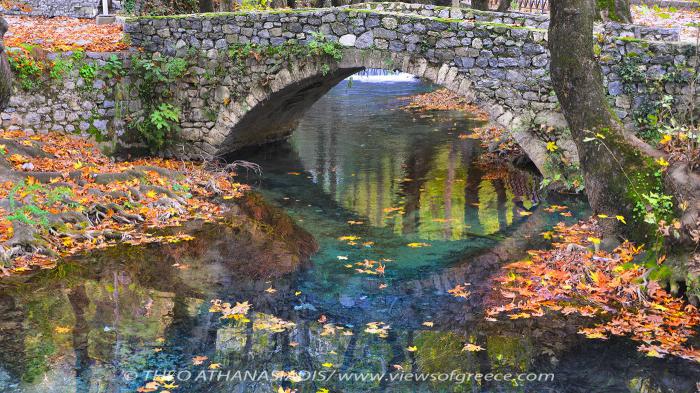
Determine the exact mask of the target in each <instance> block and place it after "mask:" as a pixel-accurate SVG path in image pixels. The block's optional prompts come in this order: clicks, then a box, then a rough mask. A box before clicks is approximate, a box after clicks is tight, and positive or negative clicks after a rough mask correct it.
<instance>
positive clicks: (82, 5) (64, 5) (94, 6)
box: [0, 0, 121, 18]
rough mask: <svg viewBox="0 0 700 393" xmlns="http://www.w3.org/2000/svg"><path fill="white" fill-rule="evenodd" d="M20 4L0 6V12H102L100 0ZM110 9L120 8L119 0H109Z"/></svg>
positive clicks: (29, 0)
mask: <svg viewBox="0 0 700 393" xmlns="http://www.w3.org/2000/svg"><path fill="white" fill-rule="evenodd" d="M19 3H21V4H22V6H15V7H13V8H10V9H5V8H3V7H0V12H2V13H4V14H8V15H32V16H48V17H54V16H70V17H75V18H94V17H95V16H97V15H98V14H100V13H102V0H21V1H20V2H19ZM110 3H111V5H110V11H116V10H118V9H120V6H121V1H117V0H110Z"/></svg>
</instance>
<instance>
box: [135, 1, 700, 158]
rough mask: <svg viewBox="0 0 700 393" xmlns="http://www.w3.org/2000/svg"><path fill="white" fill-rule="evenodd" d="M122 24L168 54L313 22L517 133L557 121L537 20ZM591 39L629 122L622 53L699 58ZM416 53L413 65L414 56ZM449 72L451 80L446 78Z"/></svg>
mask: <svg viewBox="0 0 700 393" xmlns="http://www.w3.org/2000/svg"><path fill="white" fill-rule="evenodd" d="M402 7H409V6H408V5H403V6H402ZM422 7H423V9H426V8H425V6H422ZM451 16H452V15H451ZM126 31H127V32H128V33H129V34H130V36H131V38H132V42H133V43H134V45H136V46H143V47H144V48H145V49H146V50H148V51H162V52H163V53H166V54H170V55H183V54H184V53H186V52H187V51H188V50H189V48H196V49H198V50H204V51H211V50H226V49H227V48H229V47H230V46H231V45H235V44H240V43H248V42H251V43H256V44H260V45H281V44H283V43H284V42H286V41H288V40H300V41H308V40H310V39H311V37H312V33H314V32H321V33H323V34H324V35H325V37H327V38H328V39H329V40H337V41H339V42H340V43H341V44H342V45H343V46H345V47H347V48H349V49H355V50H360V51H368V50H376V51H380V52H382V53H384V57H385V59H386V62H385V64H384V67H383V68H396V69H400V70H401V71H405V72H409V73H414V74H416V75H417V76H420V77H425V78H427V79H430V80H433V81H437V82H438V83H440V84H443V85H445V86H447V87H449V88H451V89H452V90H455V91H458V92H460V93H461V94H463V95H465V96H467V97H469V98H471V99H473V100H474V101H476V102H477V103H479V104H481V105H482V106H484V107H485V108H486V109H487V110H488V112H489V113H490V114H491V116H492V119H493V120H495V121H496V122H497V123H499V124H501V125H503V126H505V127H507V128H509V129H510V130H511V131H514V132H516V134H517V133H518V132H520V131H522V130H524V129H533V128H538V127H537V126H538V125H541V124H542V125H547V126H553V127H555V128H558V129H564V128H566V123H565V121H564V119H563V116H562V115H561V114H560V113H559V111H558V102H557V99H556V96H555V94H554V91H553V89H552V86H551V81H550V77H549V53H548V51H547V49H546V48H547V31H546V30H544V29H541V28H537V27H524V26H507V25H504V24H503V23H500V22H499V23H494V22H488V21H487V22H482V21H471V20H460V19H445V18H435V17H430V16H423V15H416V14H413V13H403V12H402V13H393V12H387V11H378V10H367V9H354V8H350V7H343V8H334V9H320V10H305V11H301V10H296V11H280V12H265V13H247V14H211V15H200V16H197V17H177V16H174V17H158V18H137V19H129V20H127V25H126ZM598 47H599V50H600V54H599V57H600V61H601V65H602V69H603V73H604V76H605V83H606V85H607V88H608V90H609V93H610V96H611V104H612V105H613V108H614V109H615V111H616V112H617V113H618V115H620V117H621V118H622V119H623V121H626V122H628V123H629V122H630V121H631V116H630V114H631V113H632V111H633V110H634V109H635V105H638V104H639V103H640V102H641V100H642V98H643V97H641V95H642V94H641V92H643V88H642V87H641V86H634V87H632V88H631V89H629V88H628V89H627V91H634V92H635V93H636V94H635V96H634V97H633V96H630V95H627V94H626V93H625V89H623V88H622V87H623V86H622V82H621V77H620V73H619V71H620V68H621V65H622V62H623V60H624V59H626V58H628V57H629V56H631V55H629V53H632V52H634V53H635V54H637V55H635V58H636V61H638V62H639V63H640V64H641V65H642V67H645V68H646V73H647V74H648V75H649V76H650V77H654V76H661V75H664V74H667V73H670V72H673V71H674V70H675V69H676V68H677V67H685V66H690V67H697V66H698V59H697V57H696V51H695V47H694V46H693V45H691V44H684V43H675V42H648V41H641V40H638V39H635V38H630V37H607V38H604V39H603V40H602V42H599V43H598ZM422 63H425V65H424V66H423V67H422V68H421V67H415V66H413V65H414V64H422ZM354 65H356V66H362V64H354ZM438 72H441V74H440V75H438ZM448 73H449V76H450V80H448V81H446V80H445V76H446V75H448ZM686 76H687V73H686ZM665 93H666V94H670V95H674V96H676V97H677V98H679V101H686V102H687V101H689V100H691V99H696V100H697V97H695V98H691V97H689V93H690V90H689V87H688V85H687V83H666V84H665ZM268 98H270V97H268ZM533 126H534V127H533ZM518 137H520V138H518ZM516 139H519V142H522V143H528V140H531V139H532V135H531V134H528V133H521V134H517V135H516ZM539 145H541V144H539ZM571 148H572V149H573V146H571ZM533 149H534V148H533ZM526 150H527V148H526Z"/></svg>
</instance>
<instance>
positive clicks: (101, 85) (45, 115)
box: [0, 53, 123, 134]
mask: <svg viewBox="0 0 700 393" xmlns="http://www.w3.org/2000/svg"><path fill="white" fill-rule="evenodd" d="M54 56H55V55H54ZM62 56H68V54H65V55H62ZM109 56H111V54H104V53H88V54H87V57H86V58H85V59H84V60H82V61H83V62H85V63H86V64H93V63H94V64H96V65H103V64H104V62H105V60H106V59H107V58H108V57H109ZM118 85H119V82H118V81H117V80H115V79H113V78H107V77H106V75H101V74H98V75H97V77H96V78H95V79H94V80H93V81H91V82H90V83H86V81H85V80H84V79H83V78H81V77H80V75H79V67H77V66H74V67H73V69H72V70H70V71H69V72H68V73H67V74H66V75H64V76H62V77H61V78H60V79H56V80H51V79H47V80H45V81H44V82H43V83H42V84H41V85H40V87H39V88H38V90H32V91H27V90H24V89H23V88H22V87H20V86H19V85H17V86H15V88H14V92H13V94H12V97H11V98H10V102H9V104H8V106H7V108H5V110H4V111H3V112H2V113H0V119H1V120H2V128H3V129H5V130H15V129H22V130H25V131H28V132H36V133H46V132H48V131H65V132H69V133H93V134H94V133H100V134H106V133H107V131H108V130H114V129H121V128H123V123H122V122H121V121H120V120H119V118H120V116H118V108H117V106H118V102H117V100H116V99H115V95H118V92H119V89H118Z"/></svg>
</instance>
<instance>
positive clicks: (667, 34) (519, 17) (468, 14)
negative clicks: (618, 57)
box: [347, 2, 680, 42]
mask: <svg viewBox="0 0 700 393" xmlns="http://www.w3.org/2000/svg"><path fill="white" fill-rule="evenodd" d="M347 7H348V8H355V9H357V8H361V9H368V10H376V11H387V12H396V13H403V14H415V15H422V16H427V17H433V18H445V19H459V20H473V21H480V22H494V23H503V24H508V25H517V26H526V27H535V28H539V29H547V28H549V15H547V14H535V13H528V12H493V11H479V10H474V9H469V8H466V9H465V8H456V9H455V8H452V7H441V6H436V5H430V4H417V3H393V2H376V3H375V2H373V3H360V4H353V5H351V6H347ZM593 32H594V33H596V34H597V33H602V34H606V35H609V36H615V37H629V38H638V39H643V40H650V41H669V42H675V41H678V40H679V38H680V29H678V28H664V27H650V26H639V25H633V24H624V23H615V22H606V23H596V25H595V27H594V29H593Z"/></svg>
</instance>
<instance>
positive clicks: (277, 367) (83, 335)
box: [0, 73, 700, 393]
mask: <svg viewBox="0 0 700 393" xmlns="http://www.w3.org/2000/svg"><path fill="white" fill-rule="evenodd" d="M373 76H374V77H373V78H361V77H360V78H358V77H355V78H353V81H352V83H349V82H343V83H341V84H340V85H338V86H337V87H336V88H335V89H333V90H332V91H331V92H329V93H328V94H327V95H326V96H325V97H323V98H322V99H321V100H320V101H319V102H318V103H317V104H315V105H314V106H313V107H312V108H310V110H309V111H308V113H307V114H306V115H305V116H304V118H303V119H302V120H301V122H300V124H299V126H298V129H297V130H296V131H295V132H294V134H293V136H292V137H291V139H290V140H289V141H288V142H285V143H280V144H277V145H274V146H266V147H264V148H263V149H260V150H258V151H257V152H249V153H246V154H245V155H237V156H236V157H235V158H236V159H245V160H249V161H252V162H255V163H257V164H259V165H260V166H261V169H262V175H257V174H255V173H252V172H251V173H245V172H243V173H241V175H240V177H241V180H243V181H246V182H248V183H249V184H251V185H252V186H253V187H254V188H255V189H256V190H257V191H259V192H260V193H261V194H262V195H264V197H265V198H266V200H268V201H270V202H271V203H272V204H274V205H277V206H279V207H281V208H282V209H283V210H284V211H285V212H286V213H287V214H289V215H290V216H291V217H292V219H293V220H294V221H295V222H296V223H297V224H299V225H300V226H301V227H303V228H304V229H305V230H307V231H308V232H310V233H311V234H312V235H313V236H314V237H315V239H316V240H317V242H318V243H319V246H320V250H319V252H318V253H316V254H315V255H314V256H313V257H312V258H311V261H310V263H309V264H308V266H306V267H305V268H304V269H302V270H300V271H299V272H297V273H292V274H282V275H275V274H273V273H274V272H275V271H276V269H282V267H281V266H282V265H283V264H284V263H285V261H286V256H285V255H284V253H283V252H281V251H279V250H277V247H278V246H276V245H274V244H272V245H270V244H268V243H260V242H258V240H257V239H258V236H257V235H256V233H257V232H256V230H259V231H265V230H269V229H266V228H264V227H263V228H258V229H256V230H251V231H250V232H246V233H241V232H239V231H237V230H234V229H231V228H228V227H223V226H214V225H205V226H201V227H197V226H196V227H194V228H191V232H192V233H194V234H195V236H196V238H197V239H196V240H194V241H192V242H185V243H179V244H174V245H166V246H156V245H149V246H144V247H132V248H120V249H114V250H108V251H105V252H102V253H96V254H92V255H90V256H87V257H84V258H80V259H77V260H74V261H70V262H69V263H66V264H62V265H60V266H59V268H57V269H56V270H53V271H47V272H42V273H39V274H37V275H34V276H32V277H30V278H27V279H24V280H22V281H21V282H3V283H1V284H0V348H2V351H0V392H133V391H137V389H141V391H154V392H162V391H170V392H173V393H174V392H278V391H279V388H280V387H282V390H284V389H290V390H294V389H296V390H297V391H298V392H319V391H320V392H324V391H325V389H327V390H328V391H330V392H693V391H695V384H696V382H698V380H699V379H700V378H699V376H700V369H699V368H698V366H697V365H694V364H691V363H689V362H686V361H682V360H678V359H652V358H649V357H646V356H644V355H643V354H640V353H638V352H637V351H636V345H635V344H634V343H632V342H631V341H629V340H626V339H624V338H618V339H612V340H609V341H595V340H588V339H586V338H584V337H582V336H581V335H578V334H577V333H576V332H577V330H578V329H579V328H580V327H582V326H586V325H587V324H590V323H591V321H590V320H578V319H573V318H565V317H542V318H537V319H532V320H524V321H522V320H520V321H502V322H488V321H485V320H484V318H483V309H484V307H486V306H487V305H488V302H489V299H490V293H492V292H493V289H492V286H491V282H490V279H491V278H493V277H494V275H497V274H499V272H500V266H501V265H502V264H504V263H506V262H508V261H512V260H514V259H517V258H519V257H521V256H522V255H523V253H524V251H525V250H527V249H528V248H533V247H539V246H542V245H543V240H542V236H541V235H540V234H541V233H542V232H544V231H546V230H548V229H550V228H551V226H553V225H554V224H556V223H557V222H559V221H562V220H564V221H568V222H572V221H574V220H575V219H576V218H577V217H578V216H585V214H586V211H585V207H584V206H585V204H584V203H583V202H582V201H580V200H577V199H575V198H571V199H566V198H562V197H559V199H557V200H551V199H550V200H548V199H546V198H544V197H543V196H542V195H540V194H539V193H538V183H539V180H538V179H537V178H533V177H532V176H531V175H530V174H528V173H527V172H523V171H520V170H516V169H514V168H490V167H483V166H481V165H479V162H478V158H479V156H480V155H481V154H483V150H482V148H481V147H480V144H479V142H478V141H476V140H473V139H468V138H461V137H460V135H462V134H469V133H470V130H471V129H472V128H474V127H476V126H478V125H479V124H478V123H475V122H474V121H472V120H470V119H468V118H467V117H465V115H464V114H460V113H452V112H440V113H411V112H406V111H403V110H401V109H400V108H399V107H400V106H401V105H402V104H403V102H404V101H401V100H400V99H399V98H400V97H404V96H408V95H412V94H416V93H419V92H425V91H430V90H431V89H433V86H430V85H427V84H424V83H422V82H420V81H417V80H414V79H412V78H407V77H405V76H399V77H393V78H387V77H386V76H385V75H384V74H383V73H373ZM387 79H392V80H387ZM550 203H556V204H560V205H567V206H569V211H570V212H571V213H572V217H564V216H562V215H560V214H559V213H549V212H547V211H545V209H544V208H545V207H546V206H547V205H548V204H550ZM174 265H176V266H174ZM285 266H286V265H285ZM381 267H383V272H381ZM378 268H379V269H378ZM251 271H255V272H256V273H252V272H251ZM260 272H265V273H260ZM270 274H272V275H275V276H279V277H277V278H274V279H271V278H268V276H269V275H270ZM464 283H468V284H470V285H468V286H467V288H468V289H469V291H470V292H471V294H470V295H469V296H468V297H467V298H466V299H465V298H456V297H454V296H452V295H450V294H449V293H448V292H447V291H448V290H449V289H451V288H453V287H454V286H455V285H457V284H464ZM213 299H221V300H222V301H227V302H232V303H234V304H235V302H245V301H247V302H249V304H250V305H251V308H250V311H249V312H248V314H247V316H246V318H245V319H239V320H234V319H221V318H220V316H221V313H213V312H210V310H209V309H210V305H211V300H213ZM368 324H369V325H368ZM465 343H470V344H473V345H477V346H480V347H482V348H483V350H482V351H474V352H471V351H463V350H462V348H463V346H464V345H465ZM203 357H206V358H207V359H206V360H205V359H203ZM193 359H194V360H193ZM195 363H201V364H195ZM212 364H214V366H212ZM156 371H157V372H159V373H161V374H163V373H166V371H172V372H174V377H173V380H172V381H170V380H163V379H161V380H160V385H159V386H155V385H148V384H149V382H153V380H154V378H153V377H154V375H153V374H154V372H156ZM246 371H247V372H248V373H247V374H246V373H245V372H246ZM275 371H283V372H286V373H292V374H291V375H292V378H291V379H293V380H295V378H294V376H300V378H301V379H303V381H297V382H292V381H290V380H275V377H274V376H273V372H275ZM527 373H534V374H527ZM476 374H483V375H486V374H493V375H494V376H497V377H496V378H498V379H500V380H494V377H491V378H488V379H489V380H486V378H485V377H484V376H482V377H481V378H478V376H477V375H476ZM507 374H510V375H511V378H517V377H516V376H517V375H520V374H522V377H523V378H526V379H527V378H535V379H539V380H534V381H503V380H502V379H504V376H505V375H507ZM277 376H279V375H277ZM416 379H419V380H420V381H416ZM477 379H478V380H477ZM170 385H177V387H174V386H170ZM151 388H152V389H153V390H150V389H151Z"/></svg>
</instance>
